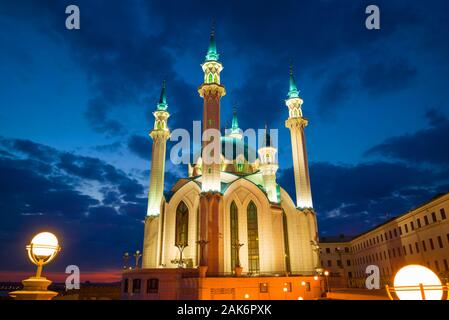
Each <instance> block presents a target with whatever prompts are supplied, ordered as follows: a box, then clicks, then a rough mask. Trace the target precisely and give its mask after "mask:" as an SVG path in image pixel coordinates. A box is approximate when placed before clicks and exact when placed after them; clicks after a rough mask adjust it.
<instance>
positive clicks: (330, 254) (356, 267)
mask: <svg viewBox="0 0 449 320" xmlns="http://www.w3.org/2000/svg"><path fill="white" fill-rule="evenodd" d="M320 246H321V263H322V265H323V267H324V268H325V269H326V270H329V271H330V273H331V277H330V279H331V285H333V286H334V287H337V286H338V287H346V286H351V287H359V288H363V287H365V279H366V276H367V275H366V274H365V271H366V267H367V266H369V265H376V266H378V267H379V271H380V282H381V286H384V285H385V284H392V282H393V276H394V275H395V273H396V272H397V271H398V270H399V269H401V268H402V267H404V266H405V265H408V264H419V265H423V266H426V267H428V268H430V269H432V270H433V271H434V272H435V273H436V274H438V275H439V277H440V278H441V279H442V280H443V282H448V279H449V193H446V194H443V195H440V196H437V197H435V198H434V199H432V200H430V201H429V202H427V203H425V204H423V205H421V206H419V207H417V208H415V209H413V210H411V211H409V212H407V213H405V214H403V215H401V216H398V217H396V218H394V219H391V220H389V221H387V222H386V223H384V224H382V225H380V226H378V227H376V228H374V229H372V230H369V231H367V232H365V233H363V234H361V235H359V236H357V237H355V238H353V239H351V240H349V239H344V238H340V239H331V238H329V239H326V238H322V239H321V243H320Z"/></svg>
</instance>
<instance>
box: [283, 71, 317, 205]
mask: <svg viewBox="0 0 449 320" xmlns="http://www.w3.org/2000/svg"><path fill="white" fill-rule="evenodd" d="M285 103H286V105H287V107H288V112H289V117H288V119H287V120H286V121H285V126H286V127H287V128H289V129H290V135H291V143H292V155H293V169H294V175H295V187H296V206H297V207H298V208H313V204H312V192H311V190H310V177H309V165H308V161H307V151H306V138H305V134H304V128H305V127H306V126H307V124H308V120H307V119H306V118H304V117H303V115H302V104H303V100H302V99H301V98H300V97H299V90H298V89H297V87H296V83H295V79H294V78H293V71H292V69H291V68H290V90H289V92H288V98H287V100H286V101H285Z"/></svg>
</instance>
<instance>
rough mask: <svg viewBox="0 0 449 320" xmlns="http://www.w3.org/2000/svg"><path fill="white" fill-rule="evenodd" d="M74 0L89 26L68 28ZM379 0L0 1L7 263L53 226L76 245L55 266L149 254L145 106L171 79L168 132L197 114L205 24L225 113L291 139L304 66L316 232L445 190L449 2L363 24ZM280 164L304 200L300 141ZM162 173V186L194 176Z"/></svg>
mask: <svg viewBox="0 0 449 320" xmlns="http://www.w3.org/2000/svg"><path fill="white" fill-rule="evenodd" d="M69 4H77V5H78V6H79V8H80V11H81V29H80V30H67V29H65V18H66V14H65V7H66V6H67V5H69ZM369 4H372V3H371V2H367V1H341V0H340V1H330V0H326V1H324V0H322V1H311V0H310V1H267V2H266V3H264V5H261V4H260V3H259V2H256V1H244V2H243V1H226V2H225V1H208V2H207V3H205V2H204V1H201V2H200V1H189V2H185V3H180V2H179V1H127V2H126V3H125V2H123V1H95V3H94V2H92V1H2V3H1V4H0V42H1V43H2V49H1V50H0V107H1V112H0V170H1V175H0V176H1V182H0V191H1V192H0V219H1V220H2V221H1V222H2V223H1V226H0V261H1V262H0V263H1V265H0V267H2V269H5V270H11V269H17V268H19V269H20V268H23V269H26V268H27V267H28V262H27V261H26V257H25V256H24V257H23V258H21V257H18V258H17V259H14V260H7V259H3V257H4V256H5V257H6V256H8V255H10V254H12V252H16V250H22V249H21V248H22V247H23V245H24V244H25V243H26V242H27V241H29V238H30V237H31V235H32V234H33V233H34V232H36V230H38V229H39V230H40V229H42V228H49V229H52V230H54V231H55V232H57V233H59V234H60V236H61V237H62V238H63V239H64V243H65V244H66V247H68V250H65V253H64V255H63V256H62V257H61V259H60V261H59V262H58V263H56V266H55V268H58V266H59V267H60V266H62V265H64V264H65V265H66V264H68V262H70V261H72V263H79V264H82V265H83V267H85V268H88V269H101V268H106V267H111V266H119V265H120V256H121V254H122V252H124V251H127V250H128V251H132V250H136V249H140V248H141V241H142V234H143V227H142V220H143V218H144V215H145V206H146V199H145V194H146V190H147V185H148V174H149V172H148V170H149V167H150V161H149V160H150V156H151V140H150V138H149V137H148V132H149V130H150V129H151V126H152V121H153V119H152V115H151V111H153V110H154V109H155V107H156V102H157V99H158V94H159V90H160V85H161V82H162V80H164V79H165V80H166V81H167V92H168V103H169V111H170V113H171V115H172V116H171V118H170V119H169V126H170V127H171V128H172V129H174V128H186V129H190V128H191V127H192V121H193V120H200V119H201V115H202V113H201V112H202V100H201V98H200V97H199V96H198V94H197V92H196V89H197V87H198V85H199V84H200V83H201V82H202V72H201V68H200V63H201V62H202V61H203V59H204V55H205V53H206V49H207V44H208V38H209V32H210V25H211V20H212V19H215V21H216V37H217V47H218V51H219V53H220V60H221V61H222V63H223V65H224V70H223V72H222V83H223V84H224V85H225V86H226V89H227V95H226V96H225V97H224V98H223V100H222V113H221V115H222V119H223V120H222V122H223V123H222V124H223V125H224V124H225V123H226V122H228V121H229V122H230V119H231V114H232V105H234V104H235V105H237V107H238V115H239V121H240V125H241V127H242V128H243V129H246V128H255V129H257V128H263V127H264V124H265V122H268V124H269V126H270V127H271V128H278V129H279V134H280V137H279V138H280V140H281V141H289V139H290V138H289V132H288V130H287V129H286V128H285V127H284V121H285V119H286V117H287V108H286V107H285V104H284V99H285V97H286V93H287V90H288V70H289V64H290V61H293V65H294V70H295V77H296V81H297V84H298V87H299V89H300V90H301V96H302V98H303V99H304V101H305V102H304V105H303V111H304V115H305V116H306V117H307V118H308V119H309V121H310V125H309V127H308V128H307V131H306V135H307V147H308V153H309V159H310V171H311V179H312V192H313V197H314V204H315V206H316V210H317V213H318V217H319V231H320V234H321V235H323V236H325V235H336V234H340V233H344V234H347V235H351V234H357V233H360V232H362V231H364V230H366V229H368V228H371V227H372V226H374V225H377V224H379V223H381V222H383V221H384V220H385V219H387V218H388V217H391V216H394V215H397V214H400V213H403V212H405V211H407V210H408V209H410V208H412V207H414V206H416V205H418V204H419V203H421V202H423V201H426V200H428V199H430V198H431V197H432V196H434V195H435V194H437V193H439V192H446V191H448V190H449V181H448V180H449V179H448V177H449V175H448V173H449V168H448V161H449V139H448V135H449V120H448V119H449V107H448V105H447V101H448V100H449V90H448V79H449V66H448V64H447V61H448V58H449V44H448V41H447V39H448V38H449V21H448V19H447V16H446V15H447V12H448V10H449V4H448V3H447V1H436V0H431V1H427V2H426V3H425V5H424V4H420V5H418V4H414V3H413V4H412V3H411V2H410V1H376V4H377V5H378V6H379V7H380V10H381V30H376V31H369V30H367V29H366V28H365V18H366V14H365V8H366V6H367V5H369ZM279 163H280V170H279V175H278V181H279V182H280V183H281V185H283V186H284V187H285V188H286V189H287V190H289V191H290V193H291V194H292V195H294V192H293V188H294V185H293V180H292V179H291V171H292V169H291V166H292V163H291V149H290V144H289V143H286V144H282V146H281V147H280V148H279ZM169 169H170V172H168V173H167V182H168V183H169V184H170V183H173V182H174V181H175V180H176V178H177V176H178V175H179V174H181V173H185V172H186V171H187V169H186V168H184V167H182V168H181V167H176V168H173V167H170V166H169ZM5 241H7V242H5ZM111 242H112V244H111ZM5 243H8V245H6V244H5ZM11 244H12V245H11ZM82 247H87V248H89V250H87V252H86V250H81V248H82ZM14 256H16V257H17V254H15V255H14ZM78 261H79V262H78Z"/></svg>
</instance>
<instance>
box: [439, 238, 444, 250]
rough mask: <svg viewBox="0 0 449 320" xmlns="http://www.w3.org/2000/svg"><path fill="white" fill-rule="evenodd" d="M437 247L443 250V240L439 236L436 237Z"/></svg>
mask: <svg viewBox="0 0 449 320" xmlns="http://www.w3.org/2000/svg"><path fill="white" fill-rule="evenodd" d="M438 245H439V246H440V249H443V239H441V237H440V236H438Z"/></svg>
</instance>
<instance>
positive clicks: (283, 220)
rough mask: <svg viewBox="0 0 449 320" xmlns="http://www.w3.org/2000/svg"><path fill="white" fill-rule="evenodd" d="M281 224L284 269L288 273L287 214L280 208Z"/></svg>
mask: <svg viewBox="0 0 449 320" xmlns="http://www.w3.org/2000/svg"><path fill="white" fill-rule="evenodd" d="M282 225H283V228H284V257H285V271H286V272H288V273H290V272H291V271H292V270H291V269H292V267H291V264H290V246H289V244H288V225H287V215H286V214H285V211H284V210H282Z"/></svg>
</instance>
